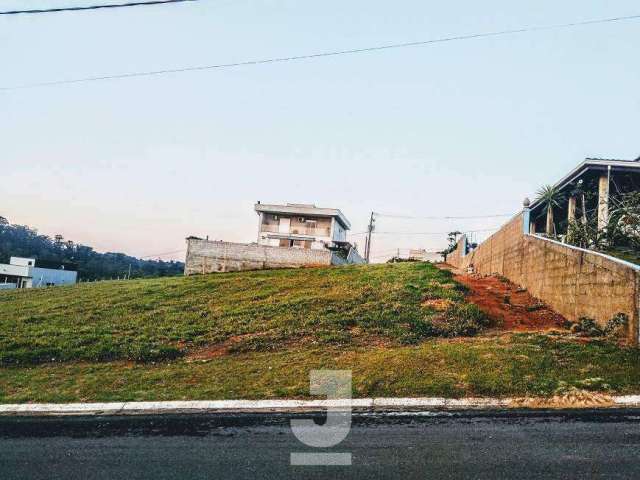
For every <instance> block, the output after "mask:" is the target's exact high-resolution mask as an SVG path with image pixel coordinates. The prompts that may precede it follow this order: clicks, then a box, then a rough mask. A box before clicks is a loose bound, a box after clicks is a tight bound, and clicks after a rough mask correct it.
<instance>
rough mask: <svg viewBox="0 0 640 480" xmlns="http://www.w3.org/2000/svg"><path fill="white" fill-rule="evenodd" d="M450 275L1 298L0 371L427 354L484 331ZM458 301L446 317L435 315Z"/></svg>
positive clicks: (78, 289) (346, 275)
mask: <svg viewBox="0 0 640 480" xmlns="http://www.w3.org/2000/svg"><path fill="white" fill-rule="evenodd" d="M463 292H464V289H463V287H461V286H460V285H458V284H456V283H455V282H453V281H452V279H451V274H450V273H449V272H444V271H441V270H438V269H436V268H435V267H433V266H431V265H429V264H417V263H413V264H403V265H379V266H369V267H367V266H359V267H355V266H354V267H345V268H312V269H304V270H272V271H259V272H243V273H234V274H217V275H208V276H195V277H187V278H183V277H180V278H163V279H154V280H132V281H121V282H100V283H92V284H80V285H75V286H70V287H57V288H52V289H34V290H26V291H25V290H22V291H10V292H3V293H2V294H0V332H2V334H1V336H0V365H28V364H38V363H46V362H52V361H55V362H59V361H62V362H66V361H72V360H93V361H109V360H136V361H154V360H155V361H157V360H163V359H173V358H178V357H181V356H183V355H185V354H187V353H188V352H189V351H191V350H193V349H194V348H198V347H199V346H203V345H215V344H219V343H221V342H224V341H226V340H229V339H230V338H233V339H234V344H233V350H234V351H235V352H241V351H261V350H279V349H281V348H283V347H284V346H287V345H291V344H292V343H296V342H309V341H310V342H313V343H321V344H328V345H331V344H333V345H348V344H352V343H354V344H357V343H362V341H364V342H368V341H369V339H370V337H373V336H375V337H381V338H383V339H388V340H397V341H400V342H402V343H405V344H406V343H416V342H417V341H419V340H420V339H421V338H424V337H430V336H450V335H454V334H457V333H466V334H472V333H474V332H475V330H477V327H478V326H479V325H480V324H481V323H482V322H483V319H484V318H483V315H482V314H481V313H480V312H479V310H478V309H477V308H476V307H475V306H474V305H469V304H467V303H466V302H465V301H464V293H463ZM425 299H435V300H448V301H447V302H446V311H444V312H442V311H438V310H437V309H436V308H434V307H430V306H425V305H423V301H424V300H425Z"/></svg>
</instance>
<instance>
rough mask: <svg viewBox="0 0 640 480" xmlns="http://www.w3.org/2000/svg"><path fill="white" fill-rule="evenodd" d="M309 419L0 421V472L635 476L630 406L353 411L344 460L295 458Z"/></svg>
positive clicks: (69, 477)
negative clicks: (298, 434)
mask: <svg viewBox="0 0 640 480" xmlns="http://www.w3.org/2000/svg"><path fill="white" fill-rule="evenodd" d="M309 416H310V415H297V416H293V415H283V414H278V415H256V414H251V415H250V414H244V415H183V416H179V415H167V416H143V417H102V418H99V417H98V418H85V417H81V418H78V417H66V418H0V479H3V480H9V479H21V480H27V479H41V478H42V479H44V478H47V479H50V478H51V479H57V478H59V479H65V480H73V479H83V480H85V479H92V480H93V479H110V480H111V479H127V480H133V479H181V480H182V479H185V480H186V479H235V478H251V479H277V478H363V479H365V478H366V479H372V478H402V479H403V480H404V479H411V478H421V479H433V478H462V477H465V478H490V479H492V480H495V479H502V478H527V479H531V478H551V477H553V478H579V479H585V478H639V476H640V412H637V411H636V412H634V411H621V410H618V411H615V412H599V413H598V412H592V411H584V412H581V413H567V412H541V413H535V414H531V413H524V412H519V413H518V412H516V413H513V412H510V413H506V412H503V413H500V412H494V413H483V414H468V413H467V414H451V413H442V414H434V413H421V414H391V415H388V414H387V415H381V414H354V417H353V425H352V428H351V431H350V433H349V435H348V437H347V438H346V439H345V440H344V441H343V442H342V443H341V444H340V445H339V446H338V447H334V448H332V449H329V450H328V451H331V452H350V453H351V454H352V465H351V466H321V467H317V466H315V467H308V466H307V467H301V466H291V465H290V454H291V453H292V452H309V451H313V450H314V449H312V448H309V447H305V446H304V445H303V444H301V443H300V442H299V441H298V440H297V439H296V438H295V437H294V435H293V434H292V432H291V429H290V427H289V421H290V419H291V418H294V417H296V418H308V417H309ZM317 421H318V422H321V421H322V416H320V415H318V416H317ZM316 451H327V450H322V449H316Z"/></svg>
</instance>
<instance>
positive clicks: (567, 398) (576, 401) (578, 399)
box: [510, 390, 614, 408]
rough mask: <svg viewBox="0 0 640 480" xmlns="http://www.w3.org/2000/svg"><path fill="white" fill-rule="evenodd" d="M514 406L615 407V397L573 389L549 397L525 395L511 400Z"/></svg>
mask: <svg viewBox="0 0 640 480" xmlns="http://www.w3.org/2000/svg"><path fill="white" fill-rule="evenodd" d="M510 406H511V407H512V408H601V407H613V406H614V401H613V398H612V397H611V396H610V395H608V394H606V393H600V392H588V391H585V390H573V391H570V392H567V393H564V394H560V395H554V396H553V397H549V398H542V397H531V398H529V397H525V398H517V399H514V400H513V401H512V402H511V405H510Z"/></svg>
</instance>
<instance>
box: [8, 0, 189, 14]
mask: <svg viewBox="0 0 640 480" xmlns="http://www.w3.org/2000/svg"><path fill="white" fill-rule="evenodd" d="M197 1H199V0H149V1H147V2H128V3H111V4H105V5H85V6H81V7H60V8H43V9H34V10H9V11H5V12H0V15H23V14H35V13H58V12H78V11H82V10H99V9H103V8H123V7H141V6H147V5H161V4H165V3H184V2H197Z"/></svg>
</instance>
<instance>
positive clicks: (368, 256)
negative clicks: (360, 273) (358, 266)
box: [365, 212, 375, 263]
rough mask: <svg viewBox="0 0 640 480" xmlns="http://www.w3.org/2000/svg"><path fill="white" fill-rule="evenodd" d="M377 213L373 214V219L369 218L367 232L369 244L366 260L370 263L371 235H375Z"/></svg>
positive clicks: (366, 247)
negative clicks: (375, 216)
mask: <svg viewBox="0 0 640 480" xmlns="http://www.w3.org/2000/svg"><path fill="white" fill-rule="evenodd" d="M374 215H375V213H374V212H371V217H370V218H369V228H368V231H367V244H366V246H365V260H366V261H367V263H369V259H370V258H371V233H373V229H374V224H375V218H374Z"/></svg>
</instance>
